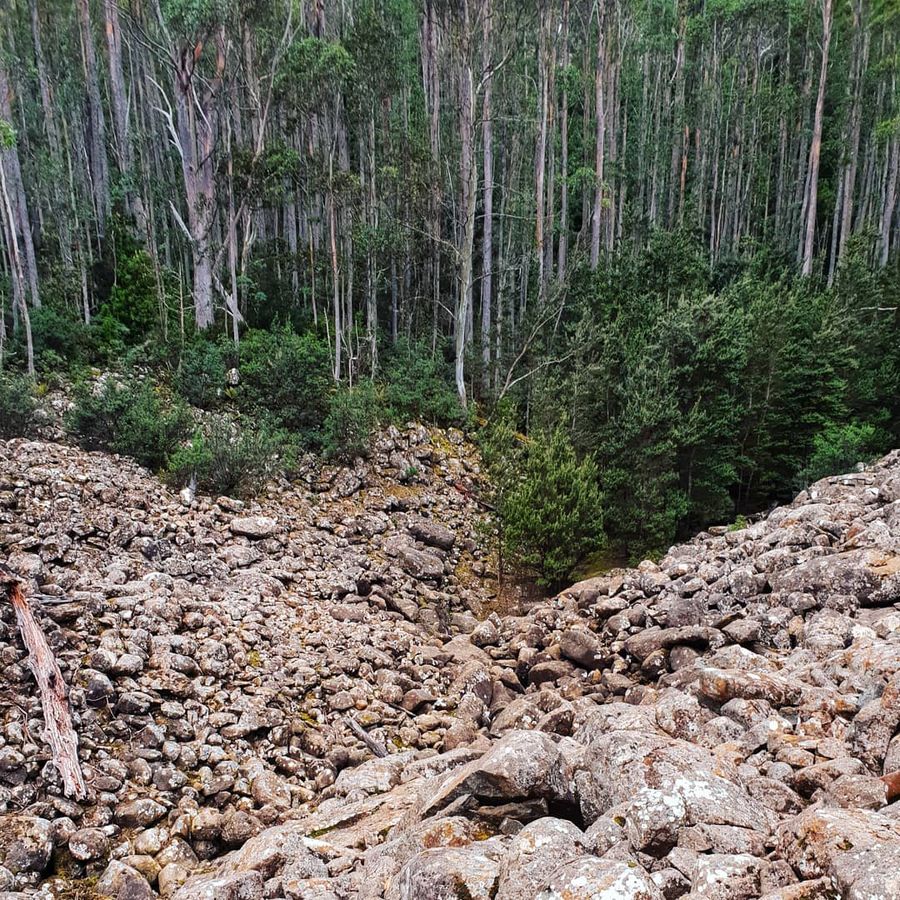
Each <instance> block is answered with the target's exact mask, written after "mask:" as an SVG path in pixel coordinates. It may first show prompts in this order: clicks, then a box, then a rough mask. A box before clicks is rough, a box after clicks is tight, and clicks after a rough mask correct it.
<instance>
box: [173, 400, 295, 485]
mask: <svg viewBox="0 0 900 900" xmlns="http://www.w3.org/2000/svg"><path fill="white" fill-rule="evenodd" d="M295 452H296V448H295V447H294V446H293V445H292V443H291V440H290V438H289V437H288V436H287V435H286V434H285V432H283V431H282V430H280V429H278V428H275V427H273V426H272V425H271V424H270V423H269V422H267V421H265V420H264V421H261V422H259V423H258V424H257V425H255V426H252V425H240V424H236V423H234V422H231V421H229V420H227V419H225V418H222V417H218V416H217V417H214V418H212V419H211V420H209V421H207V422H206V423H204V425H203V427H202V428H199V429H197V430H196V431H195V432H194V435H193V437H192V438H191V440H190V441H189V442H188V443H186V444H185V445H184V446H182V447H179V448H178V449H177V450H176V451H175V452H174V453H172V456H171V459H170V461H169V465H168V469H167V473H166V476H167V478H168V480H169V481H170V482H172V483H173V484H175V485H177V486H179V487H181V486H184V485H187V484H190V483H191V482H193V483H194V484H195V486H196V487H197V488H198V489H199V490H201V491H205V492H208V493H211V494H228V495H238V496H245V497H250V496H253V495H255V494H258V493H260V491H262V489H263V488H264V487H265V485H266V482H267V481H269V480H270V479H271V478H272V477H273V476H274V475H275V474H276V473H277V472H278V471H281V470H284V469H289V468H291V466H292V464H293V460H294V455H295Z"/></svg>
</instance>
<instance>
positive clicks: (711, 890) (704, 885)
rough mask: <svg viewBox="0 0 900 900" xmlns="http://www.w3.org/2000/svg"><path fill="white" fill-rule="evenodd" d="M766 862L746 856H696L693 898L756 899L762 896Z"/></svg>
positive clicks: (692, 889)
mask: <svg viewBox="0 0 900 900" xmlns="http://www.w3.org/2000/svg"><path fill="white" fill-rule="evenodd" d="M762 868H763V863H762V861H761V860H759V859H757V858H756V857H755V856H749V855H747V854H735V855H725V854H722V853H710V854H701V855H700V856H698V857H697V866H696V868H695V870H694V880H693V885H692V887H691V897H703V898H706V900H755V898H757V897H759V895H760V883H761V875H762Z"/></svg>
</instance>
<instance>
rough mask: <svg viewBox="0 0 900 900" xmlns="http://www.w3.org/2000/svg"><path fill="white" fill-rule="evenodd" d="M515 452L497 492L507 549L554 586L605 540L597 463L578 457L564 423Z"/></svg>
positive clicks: (506, 464) (505, 549)
mask: <svg viewBox="0 0 900 900" xmlns="http://www.w3.org/2000/svg"><path fill="white" fill-rule="evenodd" d="M515 455H516V456H517V459H515V460H514V461H511V460H509V458H507V460H506V462H505V463H504V465H505V467H506V468H507V474H506V475H505V476H503V477H502V481H501V488H500V490H499V496H498V513H499V517H500V525H501V535H502V543H503V550H504V552H505V553H506V555H507V556H508V557H509V558H510V559H511V560H512V561H513V562H515V563H517V564H518V565H520V566H523V567H524V568H526V569H531V570H533V571H534V572H535V573H536V575H537V577H538V581H539V583H541V584H544V585H551V584H554V583H556V582H558V581H561V580H562V579H564V578H566V576H568V575H569V574H570V573H571V571H572V569H573V568H574V567H575V565H576V563H578V562H579V560H581V559H583V558H584V557H585V556H587V555H588V554H589V553H592V552H593V551H595V550H596V549H598V547H600V546H601V544H602V538H603V532H602V521H603V520H602V504H603V497H602V494H601V491H600V488H599V486H598V471H597V465H596V463H595V462H594V460H593V459H591V458H587V459H584V460H581V461H579V459H578V458H577V456H576V453H575V450H574V448H573V447H572V444H571V442H570V441H569V438H568V436H567V435H566V433H565V432H564V431H563V429H562V428H557V429H556V430H555V431H553V432H552V433H550V434H539V435H537V436H536V437H534V438H532V439H531V440H529V441H528V442H527V443H526V444H525V446H524V447H523V448H522V449H521V450H518V451H515ZM495 459H496V457H495Z"/></svg>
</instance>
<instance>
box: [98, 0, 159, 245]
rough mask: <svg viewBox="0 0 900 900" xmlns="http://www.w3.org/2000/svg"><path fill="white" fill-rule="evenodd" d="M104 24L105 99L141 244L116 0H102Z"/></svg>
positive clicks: (143, 224)
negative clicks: (106, 71) (105, 49)
mask: <svg viewBox="0 0 900 900" xmlns="http://www.w3.org/2000/svg"><path fill="white" fill-rule="evenodd" d="M103 12H104V19H105V25H106V46H107V50H108V53H109V98H110V107H111V108H112V118H113V128H114V130H115V136H116V140H115V150H116V163H117V165H118V167H119V173H120V174H121V176H122V179H123V181H124V189H125V205H126V208H127V210H128V212H129V214H130V215H131V216H133V218H134V224H135V229H136V231H137V234H138V237H139V239H140V240H142V241H147V240H148V239H149V234H148V232H147V213H146V210H145V209H144V201H143V199H142V198H141V195H140V192H139V191H138V190H136V189H135V186H134V184H133V181H132V178H133V173H132V169H133V166H134V159H133V156H134V154H133V153H132V151H131V135H130V133H129V131H130V129H129V122H128V101H127V99H126V89H125V76H124V74H123V72H122V29H121V26H120V24H119V0H103Z"/></svg>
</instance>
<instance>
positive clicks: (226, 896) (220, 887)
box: [172, 872, 263, 900]
mask: <svg viewBox="0 0 900 900" xmlns="http://www.w3.org/2000/svg"><path fill="white" fill-rule="evenodd" d="M262 898H263V878H262V875H261V874H260V873H259V872H234V873H232V874H228V875H221V876H219V877H217V878H203V877H201V878H196V879H194V878H190V879H188V881H187V882H185V884H184V885H182V886H181V887H179V888H178V889H177V890H176V891H175V893H174V894H172V900H262Z"/></svg>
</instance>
